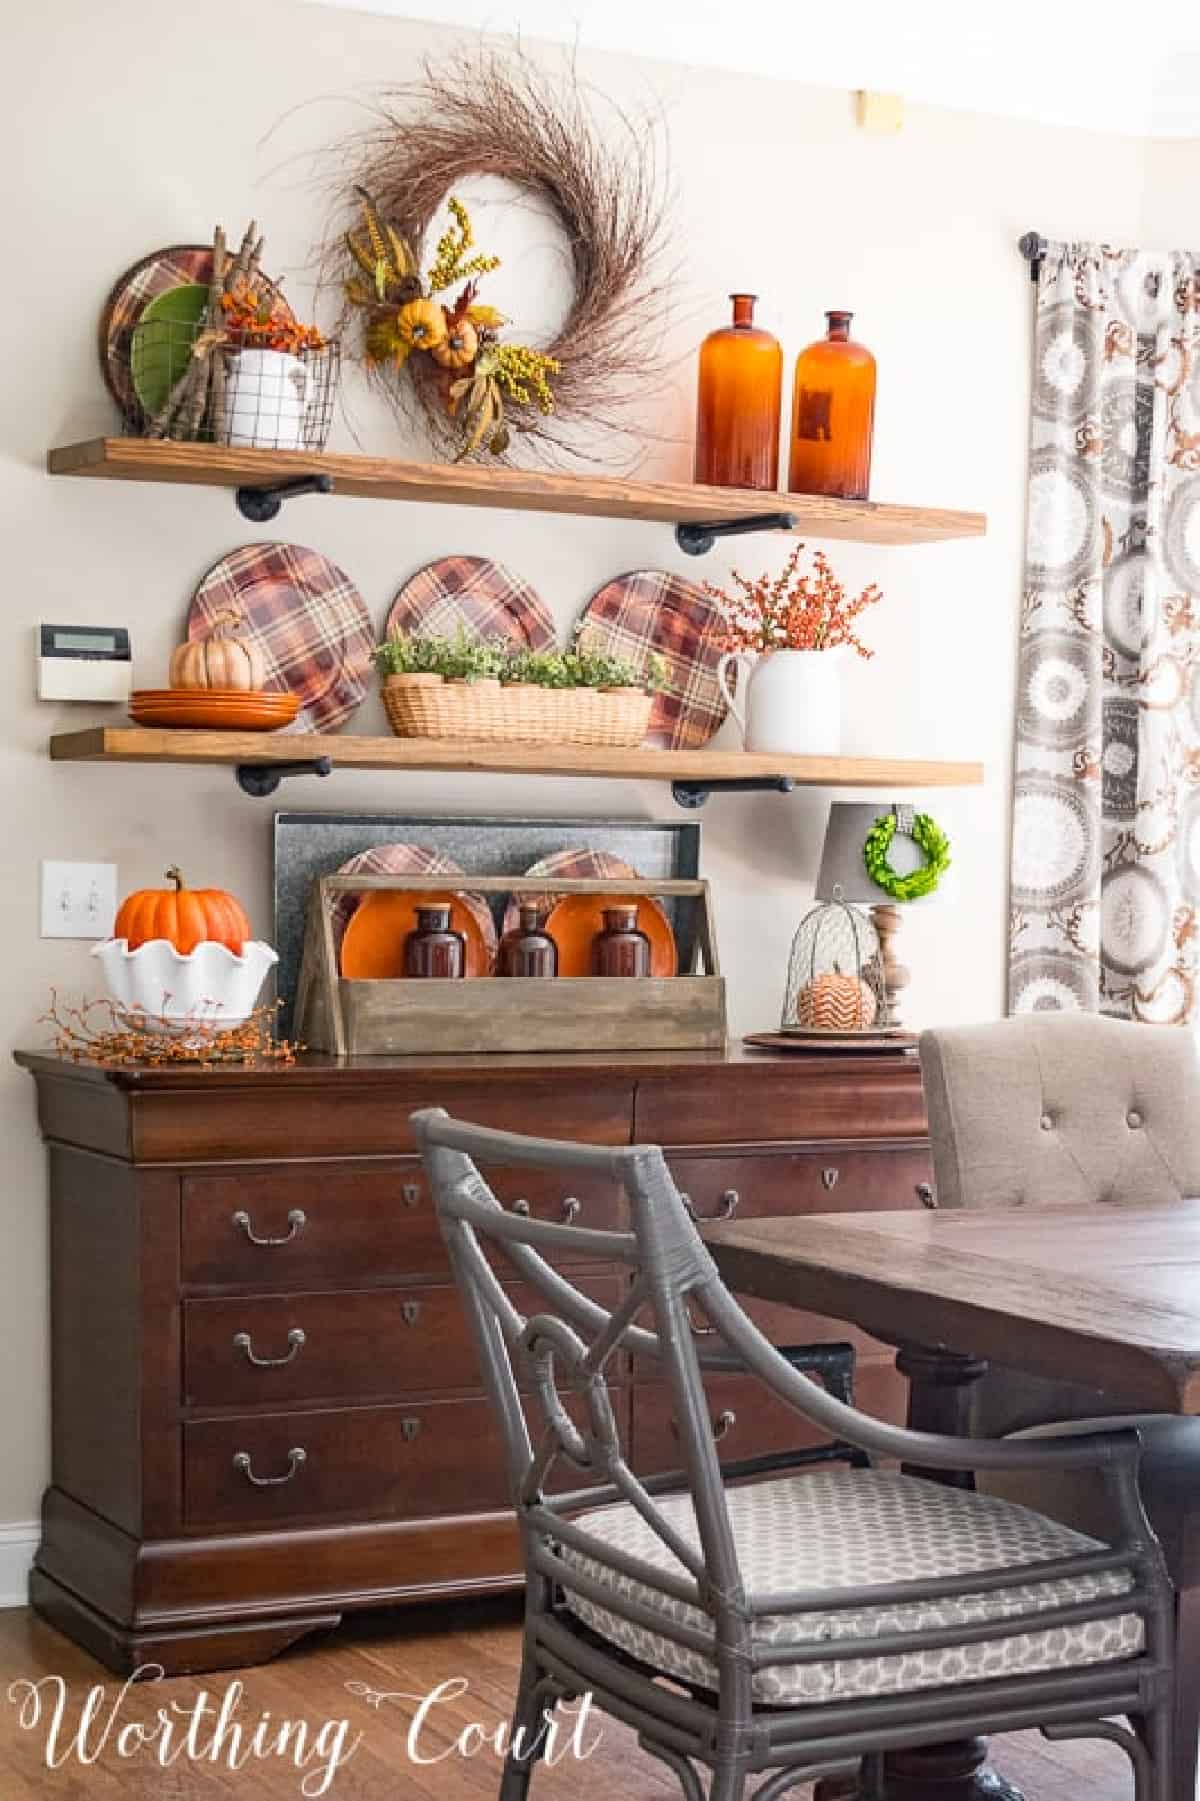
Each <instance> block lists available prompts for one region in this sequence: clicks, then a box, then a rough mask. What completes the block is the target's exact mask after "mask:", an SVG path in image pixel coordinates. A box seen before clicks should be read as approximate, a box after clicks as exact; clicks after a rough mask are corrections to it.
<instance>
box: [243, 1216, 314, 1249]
mask: <svg viewBox="0 0 1200 1801" xmlns="http://www.w3.org/2000/svg"><path fill="white" fill-rule="evenodd" d="M233 1223H234V1225H235V1226H240V1227H241V1229H242V1231H243V1232H244V1233H245V1234H246V1237H247V1238H248V1239H249V1240H250V1243H251V1244H262V1245H272V1244H290V1243H291V1241H292V1239H293V1238H299V1236H300V1234H301V1232H303V1230H304V1228H305V1226H306V1225H307V1224H308V1215H307V1213H305V1212H304V1210H303V1208H301V1207H293V1208H292V1209H291V1211H290V1212H289V1213H288V1226H289V1227H290V1230H289V1231H288V1232H287V1233H286V1234H285V1235H284V1236H283V1237H282V1238H259V1237H258V1236H257V1235H256V1233H255V1230H254V1227H253V1225H252V1223H251V1220H250V1215H249V1214H248V1213H247V1212H246V1210H245V1208H244V1207H239V1208H238V1210H237V1212H236V1213H235V1214H234V1216H233Z"/></svg>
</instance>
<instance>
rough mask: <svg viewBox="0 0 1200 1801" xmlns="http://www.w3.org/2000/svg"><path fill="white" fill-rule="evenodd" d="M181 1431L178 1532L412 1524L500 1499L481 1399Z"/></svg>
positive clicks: (496, 1451)
mask: <svg viewBox="0 0 1200 1801" xmlns="http://www.w3.org/2000/svg"><path fill="white" fill-rule="evenodd" d="M183 1434H184V1452H183V1456H184V1477H183V1480H184V1518H185V1520H186V1522H187V1524H188V1526H189V1527H196V1526H277V1525H279V1524H280V1523H282V1522H285V1521H297V1520H322V1519H354V1518H359V1517H372V1516H373V1517H376V1518H380V1519H387V1518H393V1519H420V1518H422V1517H423V1516H425V1515H436V1514H439V1513H457V1512H464V1513H465V1512H476V1511H479V1510H483V1509H487V1508H494V1507H503V1506H504V1505H505V1504H506V1502H507V1500H508V1491H507V1483H506V1478H505V1470H504V1459H503V1456H502V1453H501V1446H500V1434H499V1431H498V1430H497V1427H496V1423H495V1420H494V1419H493V1417H492V1409H491V1405H490V1403H489V1402H487V1401H483V1400H470V1401H434V1402H431V1403H426V1404H424V1405H421V1406H399V1407H352V1408H347V1409H344V1410H338V1411H333V1410H331V1411H327V1412H308V1413H303V1412H300V1413H270V1414H254V1415H251V1416H250V1417H248V1418H241V1419H237V1418H234V1419H221V1420H195V1421H192V1422H191V1423H190V1424H189V1425H185V1427H184V1429H183ZM298 1452H302V1453H303V1458H302V1459H301V1458H299V1457H298V1456H297V1455H296V1453H298ZM244 1458H249V1460H250V1461H249V1466H248V1468H247V1467H242V1466H241V1460H242V1459H244ZM235 1460H237V1461H235Z"/></svg>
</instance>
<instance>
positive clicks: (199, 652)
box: [167, 608, 267, 694]
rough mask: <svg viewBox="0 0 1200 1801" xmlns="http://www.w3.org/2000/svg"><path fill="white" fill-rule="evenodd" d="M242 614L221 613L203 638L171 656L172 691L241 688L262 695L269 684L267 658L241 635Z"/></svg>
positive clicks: (197, 639)
mask: <svg viewBox="0 0 1200 1801" xmlns="http://www.w3.org/2000/svg"><path fill="white" fill-rule="evenodd" d="M241 629H242V615H241V614H240V613H238V612H235V611H234V610H233V609H232V608H230V609H229V611H227V612H224V613H219V614H218V615H217V617H216V618H215V619H214V620H213V623H212V626H211V628H210V630H209V631H208V632H207V633H206V634H205V636H204V637H203V638H189V639H188V641H187V643H186V644H181V645H179V646H178V648H177V649H176V650H174V651H172V653H171V664H170V669H169V671H168V674H167V681H168V683H169V685H170V686H171V687H172V688H237V689H239V690H241V691H242V692H244V693H251V694H253V693H258V692H259V691H260V690H261V689H263V688H265V687H266V685H267V664H266V658H265V657H264V656H263V653H262V651H261V650H260V649H259V647H258V645H257V644H248V643H247V642H246V640H245V639H244V638H239V637H238V636H237V633H238V632H240V631H241Z"/></svg>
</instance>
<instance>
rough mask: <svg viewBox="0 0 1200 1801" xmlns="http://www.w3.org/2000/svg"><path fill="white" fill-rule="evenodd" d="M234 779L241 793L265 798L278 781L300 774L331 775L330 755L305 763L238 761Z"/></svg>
mask: <svg viewBox="0 0 1200 1801" xmlns="http://www.w3.org/2000/svg"><path fill="white" fill-rule="evenodd" d="M233 773H234V779H235V780H236V782H237V785H238V787H239V788H240V789H241V791H242V793H243V794H249V795H252V796H253V798H254V799H255V800H265V799H266V798H267V796H268V795H269V794H274V792H275V790H276V789H277V788H278V786H279V784H280V782H288V781H291V780H292V778H293V777H294V776H300V775H332V774H333V759H332V757H314V758H312V759H311V760H310V761H308V762H306V763H239V764H238V765H237V767H236V769H235V770H234V772H233Z"/></svg>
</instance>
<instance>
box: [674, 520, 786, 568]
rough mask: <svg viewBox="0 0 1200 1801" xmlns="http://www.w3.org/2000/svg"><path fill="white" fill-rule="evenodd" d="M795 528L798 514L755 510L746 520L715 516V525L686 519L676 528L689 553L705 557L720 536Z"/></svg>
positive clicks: (681, 543)
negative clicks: (716, 517)
mask: <svg viewBox="0 0 1200 1801" xmlns="http://www.w3.org/2000/svg"><path fill="white" fill-rule="evenodd" d="M795 529H796V515H795V514H794V513H751V514H749V515H748V516H747V517H746V518H745V519H714V520H713V521H712V523H711V524H707V523H701V522H700V521H698V520H694V521H693V520H685V521H681V523H680V524H678V525H677V526H676V527H675V542H676V544H678V546H679V548H680V550H682V551H683V552H684V554H685V555H686V556H689V557H702V556H706V555H707V554H708V552H709V551H710V550H711V549H712V548H713V546H714V545H715V543H716V541H717V539H718V538H736V537H739V536H740V535H741V533H742V532H791V531H795Z"/></svg>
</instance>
